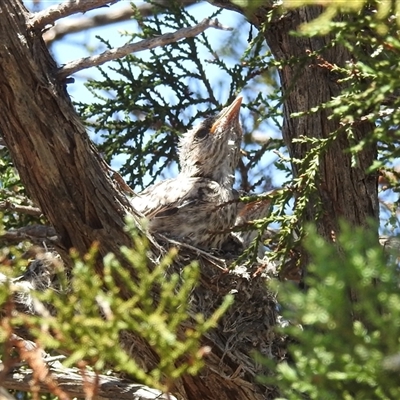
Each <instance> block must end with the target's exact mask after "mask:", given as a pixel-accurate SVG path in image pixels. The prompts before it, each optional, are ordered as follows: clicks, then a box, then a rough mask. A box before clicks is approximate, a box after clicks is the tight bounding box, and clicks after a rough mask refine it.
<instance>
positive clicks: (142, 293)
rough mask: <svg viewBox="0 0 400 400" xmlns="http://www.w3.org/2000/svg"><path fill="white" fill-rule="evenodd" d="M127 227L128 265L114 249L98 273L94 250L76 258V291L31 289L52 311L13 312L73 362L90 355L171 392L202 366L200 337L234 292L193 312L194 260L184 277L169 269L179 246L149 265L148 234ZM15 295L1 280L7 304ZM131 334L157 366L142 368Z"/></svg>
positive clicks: (97, 363)
mask: <svg viewBox="0 0 400 400" xmlns="http://www.w3.org/2000/svg"><path fill="white" fill-rule="evenodd" d="M127 226H128V228H127V229H128V231H129V232H130V233H131V235H132V247H131V248H127V247H123V248H121V254H122V259H123V263H122V262H121V261H119V260H118V259H117V258H116V257H115V256H114V255H111V254H110V255H108V256H107V257H106V258H105V259H104V270H103V273H102V275H101V276H100V275H97V274H94V273H93V271H94V263H95V260H96V258H97V257H96V249H95V248H93V249H92V251H91V252H90V253H89V254H88V255H87V256H86V258H85V260H80V259H79V258H78V257H75V263H74V267H73V269H72V276H71V281H70V282H69V285H68V286H69V287H70V289H68V290H65V291H63V290H61V291H55V290H54V289H51V290H47V291H46V292H44V293H36V292H34V293H32V295H33V296H34V298H35V299H36V301H37V302H41V303H43V304H51V307H52V309H53V310H54V315H49V314H47V313H44V314H43V315H42V316H27V315H24V314H16V313H14V314H13V317H12V318H11V324H12V325H13V326H14V327H17V326H21V325H22V326H25V327H29V331H30V333H31V334H32V335H33V336H34V337H35V338H36V339H35V340H36V341H37V343H39V344H40V345H41V346H42V347H43V348H44V349H46V350H48V351H50V350H52V349H58V350H62V352H63V353H67V354H69V356H68V358H67V359H66V361H65V364H66V365H67V366H71V365H75V364H76V363H78V362H80V361H82V360H84V361H85V362H86V363H88V365H89V366H91V367H92V368H93V369H94V370H96V371H99V372H101V371H104V369H105V368H107V367H108V368H111V367H112V368H113V369H114V370H116V371H120V372H123V373H125V374H127V375H129V376H132V377H133V378H134V379H136V380H137V381H139V382H142V383H144V384H147V385H149V386H151V387H155V388H159V389H161V390H164V391H168V390H169V385H171V384H172V383H173V381H174V380H175V379H177V378H179V377H180V376H181V375H182V374H192V375H195V374H196V373H198V371H199V370H200V369H201V368H202V366H203V357H204V355H205V354H206V353H207V352H208V349H206V348H203V347H201V345H200V339H201V337H202V336H203V335H204V333H206V332H207V331H208V330H210V329H211V328H213V327H215V326H216V324H217V321H218V319H219V318H220V317H221V315H222V314H223V313H224V311H225V310H226V309H227V308H228V307H229V305H230V304H231V303H232V297H231V296H227V297H226V298H225V300H224V301H223V303H222V304H221V306H220V307H219V308H218V309H216V310H215V311H214V312H213V314H212V315H211V316H210V317H209V318H208V319H205V318H204V316H203V315H194V316H190V313H189V307H190V301H189V298H190V293H191V291H192V290H193V289H194V288H195V286H196V284H197V281H198V278H199V268H198V266H197V265H196V263H192V264H190V265H188V266H187V267H185V268H183V269H182V271H181V272H180V274H179V275H178V274H176V273H173V274H168V275H167V274H166V271H167V269H168V268H169V266H170V264H171V263H172V261H173V259H174V257H175V256H176V250H175V249H172V250H171V251H170V252H169V253H168V254H167V255H166V256H165V257H164V258H163V259H162V260H160V261H159V263H157V265H155V266H154V267H152V268H149V266H148V243H147V240H146V238H145V237H141V236H139V235H138V234H137V233H136V232H135V229H134V223H133V221H128V224H127ZM128 266H129V267H128ZM130 268H133V272H132V270H130ZM60 280H61V286H66V283H67V282H65V275H64V274H63V273H62V271H60ZM121 282H123V283H124V285H123V287H124V289H123V293H121V287H122V285H121ZM9 293H10V288H8V290H7V288H6V287H4V286H3V288H2V290H1V291H0V296H1V297H0V301H1V302H2V304H4V302H5V301H6V300H7V298H8V296H9ZM150 293H158V297H157V298H153V297H151V295H150ZM127 332H130V335H132V334H133V335H137V336H139V337H141V338H143V339H144V340H145V341H147V342H148V343H149V345H150V346H151V348H152V350H153V352H154V354H155V355H156V357H155V358H156V359H158V360H159V361H158V363H156V364H155V365H154V368H153V369H152V370H144V369H143V368H142V367H141V365H142V364H141V363H140V360H137V359H135V351H133V354H131V353H130V352H129V351H128V349H127V348H126V347H124V346H123V345H122V344H121V342H120V340H121V338H124V335H126V333H127ZM125 338H126V336H125ZM2 340H5V337H2ZM122 340H123V339H122Z"/></svg>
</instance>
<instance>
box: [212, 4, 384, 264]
mask: <svg viewBox="0 0 400 400" xmlns="http://www.w3.org/2000/svg"><path fill="white" fill-rule="evenodd" d="M210 2H211V1H210ZM211 3H212V4H214V5H216V6H220V7H223V8H227V9H231V10H234V11H238V12H240V13H242V14H244V15H246V16H247V18H248V19H249V20H250V21H251V22H252V23H253V24H254V25H255V26H257V27H261V26H262V25H263V24H266V26H264V29H263V33H264V36H265V39H266V42H267V44H268V46H269V47H270V49H271V52H272V54H273V55H274V58H275V59H276V60H277V61H279V62H282V67H281V68H279V70H278V72H279V77H280V82H281V88H282V95H283V112H284V124H283V132H282V134H283V138H284V140H285V144H286V146H287V148H288V150H289V154H290V156H291V157H292V158H294V159H299V160H303V159H304V158H305V157H306V155H307V154H308V153H309V150H310V147H311V146H312V145H311V144H304V143H298V142H297V143H296V142H294V141H293V139H298V138H301V137H309V138H318V139H323V138H327V137H328V136H329V135H330V134H331V133H332V132H335V131H336V130H338V129H340V123H341V121H340V120H339V119H338V118H331V119H330V118H329V117H330V115H331V114H332V111H331V110H329V109H324V110H320V111H318V112H316V113H312V114H308V115H304V116H302V117H295V118H293V117H292V116H291V115H292V114H294V113H300V112H305V111H309V110H311V109H312V108H313V107H316V106H318V105H320V104H323V103H326V102H328V101H329V100H331V99H332V98H334V97H336V96H338V95H339V94H340V93H341V91H342V90H343V88H344V84H339V83H338V76H335V74H334V73H331V72H329V69H328V68H325V67H323V66H320V65H318V64H319V63H321V60H318V59H316V57H315V56H314V57H311V56H310V57H308V54H312V53H313V52H320V51H321V49H324V48H325V46H326V45H327V44H329V43H330V41H331V40H332V37H331V36H330V35H326V36H317V35H314V36H312V37H308V38H307V37H299V36H298V35H293V34H291V32H296V31H298V28H299V26H300V25H301V24H305V23H307V22H310V21H312V20H314V19H316V18H317V17H318V16H319V15H320V14H321V13H322V11H323V9H322V7H317V6H313V7H301V8H298V9H295V10H291V11H288V12H286V13H285V14H284V15H282V14H278V13H276V12H275V11H274V9H275V7H274V6H273V2H272V1H269V0H264V1H263V2H254V3H252V2H250V4H249V7H248V8H247V9H243V8H240V7H239V6H238V5H237V4H233V3H232V2H231V1H230V0H216V1H212V2H211ZM256 5H257V6H256ZM271 13H275V15H276V17H272V18H271ZM272 15H273V14H272ZM267 21H269V22H267ZM322 58H323V60H325V61H326V62H327V63H330V64H332V65H338V66H341V67H343V66H345V63H346V62H350V61H351V60H352V59H353V56H352V54H351V53H350V52H349V51H348V50H346V49H345V48H344V47H343V46H339V45H335V46H331V47H330V48H328V49H325V50H323V52H322ZM294 59H298V60H299V61H298V62H289V61H290V60H294ZM372 129H373V125H372V124H371V123H369V122H362V123H361V122H360V123H358V124H357V126H356V127H355V129H354V141H355V142H359V141H361V140H362V139H363V138H365V137H367V135H369V134H370V133H371V131H372ZM349 147H350V143H349V140H348V138H347V136H346V134H345V133H343V134H340V135H339V136H338V138H337V140H335V141H334V142H333V143H332V144H331V146H330V148H329V150H328V151H327V152H326V153H325V154H323V155H322V156H321V157H320V164H319V172H318V174H317V193H315V196H314V197H313V198H310V201H309V202H308V207H307V210H306V220H308V221H311V222H314V221H315V217H316V214H317V213H318V211H319V210H322V212H321V214H320V217H319V218H318V219H317V221H316V224H317V229H318V232H319V233H320V234H321V235H322V236H323V237H325V238H326V239H328V240H334V239H335V236H336V234H337V233H338V231H339V226H338V222H339V220H340V219H344V220H345V221H347V222H348V223H350V224H351V225H354V226H368V221H369V220H374V221H375V222H376V223H378V217H379V204H378V180H377V178H378V177H377V174H375V173H370V174H368V173H367V169H368V168H369V167H370V166H371V165H372V163H373V161H374V160H375V159H376V156H377V148H376V146H375V145H374V144H372V143H371V144H370V146H369V147H367V148H365V149H364V150H363V151H360V152H359V153H358V155H357V163H356V165H352V160H351V154H350V153H349V152H348V149H349ZM292 170H293V175H294V177H298V176H299V171H298V168H297V164H292ZM377 238H378V237H377ZM305 262H306V257H305V258H304V260H303V265H304V264H305Z"/></svg>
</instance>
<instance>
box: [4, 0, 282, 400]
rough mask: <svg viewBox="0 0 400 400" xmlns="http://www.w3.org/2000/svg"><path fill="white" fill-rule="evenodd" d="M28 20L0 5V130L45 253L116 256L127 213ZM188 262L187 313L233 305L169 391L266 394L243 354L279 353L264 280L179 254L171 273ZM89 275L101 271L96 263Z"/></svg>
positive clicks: (145, 354)
mask: <svg viewBox="0 0 400 400" xmlns="http://www.w3.org/2000/svg"><path fill="white" fill-rule="evenodd" d="M29 19H30V14H29V13H28V12H27V10H26V9H25V7H24V6H23V4H22V2H21V0H2V1H1V2H0V115H1V118H0V133H1V135H2V136H3V138H4V142H5V143H6V145H7V147H8V149H9V151H10V154H11V156H12V159H13V162H14V165H15V167H16V168H17V170H18V171H19V174H20V176H21V179H22V181H23V183H24V185H25V186H26V189H27V191H28V193H29V194H30V196H31V198H32V200H33V201H34V202H35V204H36V205H37V206H38V207H40V209H41V210H42V212H43V214H44V215H45V216H46V217H47V218H48V220H49V221H50V223H51V224H52V225H53V227H54V229H55V231H56V232H57V234H58V237H59V241H58V242H56V243H55V246H56V249H57V250H58V251H59V253H60V254H61V256H62V258H63V260H64V261H65V262H66V264H67V265H68V251H69V249H70V248H71V247H74V248H75V249H76V250H78V251H79V253H81V254H84V253H85V252H86V251H87V250H88V248H89V247H90V245H91V244H92V243H93V242H94V241H96V242H98V243H99V252H100V256H104V255H105V254H107V253H108V252H114V253H116V254H118V249H119V246H121V245H129V238H128V237H127V235H126V234H125V233H124V231H123V227H124V216H125V215H126V214H127V213H132V214H133V213H134V212H133V210H131V209H130V205H129V202H128V201H127V199H126V197H125V196H124V195H123V194H122V193H121V192H120V190H119V189H118V187H117V186H116V185H114V183H113V181H112V180H111V179H110V177H109V176H108V169H107V166H106V165H105V163H104V162H103V161H102V159H101V158H100V156H99V155H98V153H97V151H96V149H95V148H94V146H93V145H92V143H91V142H90V140H89V138H88V136H87V134H86V132H85V129H84V127H83V124H82V122H81V120H80V119H79V117H78V115H77V114H76V112H75V111H74V109H73V107H72V104H71V102H70V99H69V97H68V94H67V92H66V88H65V82H62V81H59V80H58V78H57V66H56V65H55V63H54V61H53V59H52V58H51V56H50V55H49V53H48V50H47V48H46V46H45V44H44V42H43V40H42V37H41V34H42V33H41V32H40V31H38V30H36V31H35V30H30V29H29V28H28V26H29ZM162 251H163V247H162V246H160V245H158V244H157V243H156V242H155V241H151V252H150V254H149V258H150V260H152V259H153V260H157V259H158V258H159V256H160V254H161V253H162ZM191 259H198V260H199V262H200V263H201V264H202V276H201V285H200V287H199V288H198V289H196V291H194V293H193V294H192V296H193V299H192V301H191V304H193V313H198V312H202V313H204V314H206V315H209V314H210V313H211V312H212V310H213V309H214V308H215V307H216V306H217V305H219V304H220V303H221V300H222V297H223V296H224V295H225V294H226V293H229V292H231V291H232V290H233V291H235V292H236V302H235V305H234V306H233V307H232V308H231V309H230V310H229V312H228V313H227V314H226V315H225V316H224V319H223V321H222V323H221V325H220V326H219V327H218V329H216V330H214V331H212V332H209V333H208V335H207V336H206V337H205V338H204V345H208V346H210V347H211V349H212V351H211V353H210V354H209V355H208V356H207V358H206V360H205V361H206V366H205V368H204V369H203V370H202V372H201V374H200V375H198V376H196V377H191V376H184V377H183V378H182V379H180V380H177V381H176V382H174V384H175V388H174V391H173V392H174V394H176V395H177V396H178V397H179V398H182V399H200V398H201V399H210V400H211V399H212V400H215V399H219V400H224V399H226V400H228V399H237V400H242V399H243V400H254V399H262V398H265V395H267V396H269V395H270V394H271V392H272V391H273V389H271V388H268V387H264V386H261V385H257V384H255V377H256V375H257V374H258V373H259V372H260V369H259V368H260V367H259V366H257V365H256V363H255V362H254V361H253V360H252V358H251V357H250V354H251V352H252V351H256V352H261V353H264V354H268V355H269V356H273V355H276V354H275V350H276V351H277V352H279V346H280V344H279V340H280V339H279V337H276V336H275V334H274V333H273V328H274V326H275V323H276V321H275V317H276V305H275V303H274V299H273V297H272V296H271V295H270V294H269V293H268V291H267V289H266V287H265V281H264V278H262V277H260V276H258V277H257V278H255V279H249V278H247V277H246V276H252V273H253V272H254V271H248V273H247V275H245V276H244V277H242V276H240V275H238V274H236V275H235V274H227V273H221V270H220V269H218V268H216V266H215V261H213V263H211V262H209V261H208V260H209V259H207V257H204V256H201V255H199V254H197V253H196V252H191V251H190V250H185V249H182V251H181V252H180V258H179V259H178V260H177V261H176V263H175V264H174V265H173V266H172V267H171V270H175V271H179V269H180V268H181V267H182V265H187V264H188V262H189V261H190V260H191ZM96 270H97V271H96V272H97V273H100V274H101V271H102V265H101V260H100V259H99V262H98V263H97V265H96ZM132 279H135V273H134V271H132ZM121 292H122V293H124V288H123V285H122V283H121ZM155 296H156V294H155ZM249 315H251V316H252V317H251V318H249ZM124 340H125V341H129V342H130V346H129V347H130V348H132V349H134V354H132V356H134V357H135V358H137V359H139V360H140V361H141V364H144V365H146V367H148V368H152V367H153V366H154V365H155V364H156V363H157V359H156V356H155V354H154V352H153V351H152V349H151V347H150V346H149V345H148V344H147V343H146V342H145V341H144V340H142V339H141V338H140V337H137V336H135V335H133V334H132V335H129V333H127V334H126V337H125V338H124ZM271 349H273V351H271ZM114 398H118V394H117V393H116V394H115V395H114Z"/></svg>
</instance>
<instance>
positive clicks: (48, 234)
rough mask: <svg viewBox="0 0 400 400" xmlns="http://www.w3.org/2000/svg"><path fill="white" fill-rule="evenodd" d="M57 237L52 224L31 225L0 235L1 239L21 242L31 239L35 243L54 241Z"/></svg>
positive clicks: (41, 243)
mask: <svg viewBox="0 0 400 400" xmlns="http://www.w3.org/2000/svg"><path fill="white" fill-rule="evenodd" d="M57 237H58V236H57V233H56V231H55V230H54V228H53V227H51V226H46V225H29V226H24V227H22V228H18V229H12V230H9V231H6V232H3V233H2V234H1V235H0V240H1V241H2V242H3V241H6V242H9V243H20V242H22V241H24V240H29V241H30V242H32V243H34V244H40V245H43V242H45V243H47V244H52V243H54V241H56V240H57Z"/></svg>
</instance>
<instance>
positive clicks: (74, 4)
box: [28, 0, 119, 30]
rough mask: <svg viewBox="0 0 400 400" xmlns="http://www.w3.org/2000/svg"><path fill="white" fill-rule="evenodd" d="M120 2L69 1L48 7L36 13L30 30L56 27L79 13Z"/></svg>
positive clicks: (107, 0)
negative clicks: (56, 22) (59, 20)
mask: <svg viewBox="0 0 400 400" xmlns="http://www.w3.org/2000/svg"><path fill="white" fill-rule="evenodd" d="M118 1H119V0H68V1H64V2H63V3H60V4H57V5H55V6H51V7H48V8H46V9H44V10H43V11H40V12H38V13H34V14H33V15H32V17H31V19H30V21H29V25H28V28H30V29H32V30H33V29H34V30H37V29H43V28H44V27H45V26H46V25H54V23H55V21H57V20H58V19H61V18H65V17H69V16H70V15H73V14H77V13H84V12H86V11H90V10H94V9H96V8H100V7H107V6H109V5H111V4H114V3H117V2H118Z"/></svg>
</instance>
